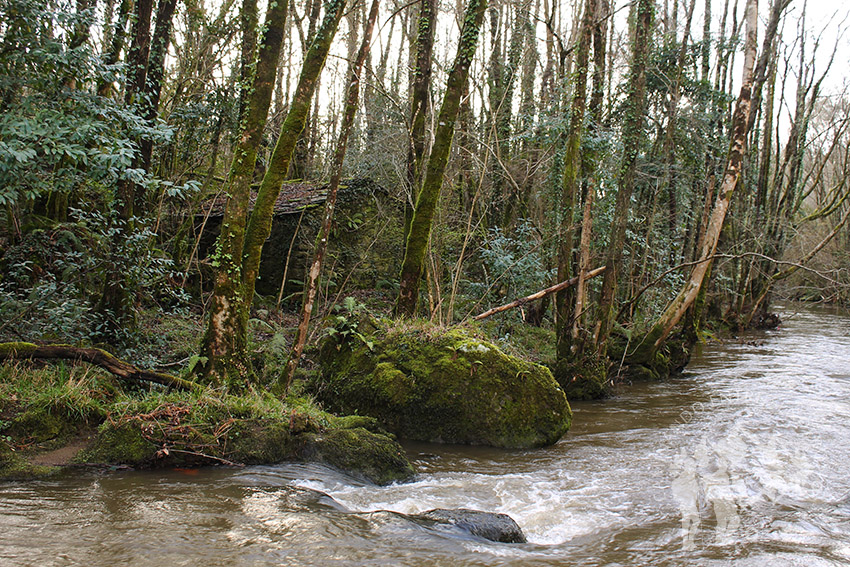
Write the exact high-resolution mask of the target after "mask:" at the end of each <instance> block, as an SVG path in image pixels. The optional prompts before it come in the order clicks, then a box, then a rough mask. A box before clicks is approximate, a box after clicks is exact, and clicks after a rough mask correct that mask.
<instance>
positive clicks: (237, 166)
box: [198, 2, 289, 382]
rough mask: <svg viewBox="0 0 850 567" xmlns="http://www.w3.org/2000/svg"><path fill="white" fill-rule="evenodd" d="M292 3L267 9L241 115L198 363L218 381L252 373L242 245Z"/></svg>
mask: <svg viewBox="0 0 850 567" xmlns="http://www.w3.org/2000/svg"><path fill="white" fill-rule="evenodd" d="M288 6H289V2H273V3H272V4H271V5H270V7H269V10H268V12H267V13H266V22H265V26H264V28H265V34H264V35H263V39H262V43H261V44H260V48H259V52H258V53H257V63H256V68H255V72H254V80H253V87H252V89H251V95H250V97H249V99H248V101H247V109H246V110H245V114H244V115H243V117H242V133H241V135H240V137H239V141H238V143H237V145H236V149H235V151H234V152H233V162H232V163H231V165H230V173H229V175H228V181H227V184H226V187H225V188H224V189H225V192H226V193H227V194H228V195H229V198H228V200H227V204H226V205H225V208H224V219H223V220H222V226H221V234H220V235H219V237H218V242H217V243H216V251H215V255H214V260H213V262H214V264H213V265H214V267H215V268H216V270H215V276H214V288H213V294H212V297H211V298H210V308H209V318H208V320H207V327H206V333H205V335H204V339H203V341H202V343H201V359H202V360H203V361H205V363H204V364H200V365H198V370H199V371H200V373H201V374H202V375H203V376H204V377H205V378H206V379H207V380H209V381H213V382H218V381H223V380H225V379H226V377H227V376H228V375H231V376H240V375H247V374H250V372H249V370H250V369H249V368H248V365H247V362H246V360H247V357H246V344H245V343H246V337H247V320H246V319H244V318H243V310H241V309H240V308H239V303H240V302H241V301H242V277H241V270H242V263H241V261H242V246H243V243H244V239H245V225H246V224H247V222H248V207H249V201H250V194H251V179H252V176H253V173H254V166H255V164H256V162H257V152H258V150H259V148H260V143H261V142H262V138H263V128H264V127H265V125H266V120H267V118H268V114H269V106H270V105H271V99H272V92H273V91H274V83H275V77H276V75H277V60H278V57H279V56H280V49H281V46H282V45H283V36H284V26H285V24H286V15H287V7H288Z"/></svg>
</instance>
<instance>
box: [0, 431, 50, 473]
mask: <svg viewBox="0 0 850 567" xmlns="http://www.w3.org/2000/svg"><path fill="white" fill-rule="evenodd" d="M58 472H59V468H58V467H44V466H39V465H32V464H30V463H29V462H27V460H26V459H24V458H23V457H22V456H20V455H19V454H18V453H17V452H16V451H13V450H12V448H11V447H10V446H9V444H8V443H6V441H2V440H0V482H2V481H9V480H32V479H37V478H45V477H49V476H53V475H55V474H56V473H58Z"/></svg>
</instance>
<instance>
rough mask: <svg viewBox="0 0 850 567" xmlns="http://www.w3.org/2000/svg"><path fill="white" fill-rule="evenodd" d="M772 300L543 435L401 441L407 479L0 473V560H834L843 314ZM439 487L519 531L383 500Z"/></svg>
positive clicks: (840, 504) (416, 497)
mask: <svg viewBox="0 0 850 567" xmlns="http://www.w3.org/2000/svg"><path fill="white" fill-rule="evenodd" d="M780 314H781V316H782V318H783V324H782V326H781V327H780V328H779V329H777V330H774V331H769V332H765V333H754V334H749V335H746V336H744V337H740V338H739V339H736V340H729V341H722V342H710V343H708V344H707V345H704V346H703V347H702V348H701V349H700V350H699V352H697V353H696V355H695V356H694V358H693V359H692V361H691V364H690V365H689V366H688V368H687V371H686V372H685V374H684V375H682V376H681V377H677V378H674V379H671V380H668V381H665V382H660V383H650V384H635V385H630V386H624V387H623V388H622V389H621V391H620V393H619V395H618V396H617V397H615V398H612V399H609V400H605V401H602V402H593V403H576V404H574V405H573V410H574V421H573V429H572V430H571V431H570V432H569V434H568V435H567V436H566V437H565V438H564V439H563V440H561V441H560V442H559V443H558V444H557V445H555V446H553V447H550V448H547V449H541V450H535V451H513V452H506V451H497V450H492V449H482V448H473V447H457V446H435V445H408V446H407V447H406V448H407V450H408V452H409V455H410V456H411V458H412V460H413V461H414V462H415V464H416V466H417V469H418V470H419V471H420V473H419V475H418V477H417V480H416V481H415V482H413V483H409V484H403V485H393V486H389V487H384V488H376V487H374V486H369V485H365V484H363V483H360V482H357V481H355V480H353V479H351V478H349V477H347V476H345V475H343V474H340V473H337V472H335V471H332V470H329V469H326V468H323V467H320V466H313V465H296V464H289V465H280V466H273V467H248V468H244V469H224V468H220V469H216V468H212V469H202V470H196V471H148V472H129V473H116V474H91V475H82V476H81V475H78V474H77V475H69V476H66V477H63V478H61V479H58V480H52V481H41V482H31V483H18V484H5V485H0V565H2V566H3V567H6V566H16V567H17V566H24V565H27V566H29V565H33V566H54V565H55V566H60V565H85V566H93V567H96V566H104V567H105V566H109V567H113V566H117V565H134V566H145V565H157V566H159V565H193V566H195V565H201V566H204V567H209V566H217V565H222V566H224V565H228V566H231V565H232V566H265V565H287V566H290V565H291V566H302V565H303V566H308V565H340V566H342V565H351V566H361V565H363V566H365V565H385V566H387V567H390V566H396V565H409V566H426V565H427V566H451V567H460V566H467V565H482V566H483V565H499V566H501V565H517V566H519V565H522V566H538V565H540V566H543V565H582V566H596V565H600V566H601V565H629V566H632V565H659V566H664V565H670V566H672V565H682V566H684V565H688V566H691V565H705V566H715V565H732V564H734V565H735V566H771V567H775V566H783V565H789V566H791V565H794V566H798V565H799V566H820V565H848V564H850V317H847V316H845V315H840V314H836V313H833V312H830V311H826V310H814V309H810V308H806V309H804V310H801V311H795V310H794V308H793V307H786V308H784V309H783V310H782V311H780ZM313 491H320V492H322V493H326V494H327V495H329V497H327V496H322V495H320V494H317V493H316V492H313ZM456 507H466V508H474V509H479V510H487V511H493V512H503V513H506V514H509V515H510V516H511V517H513V518H514V519H515V520H516V521H517V523H518V524H519V525H520V526H521V527H522V528H523V530H524V531H525V534H526V536H527V537H528V540H529V543H527V544H519V545H516V544H514V545H509V544H500V543H491V542H488V541H484V540H480V539H477V538H473V537H467V536H465V535H464V534H462V533H460V532H454V531H450V530H434V529H427V528H425V527H423V526H421V525H419V524H415V523H412V522H410V521H407V520H406V519H405V518H404V517H403V516H401V515H399V514H396V513H394V512H403V513H414V512H421V511H424V510H428V509H431V508H456Z"/></svg>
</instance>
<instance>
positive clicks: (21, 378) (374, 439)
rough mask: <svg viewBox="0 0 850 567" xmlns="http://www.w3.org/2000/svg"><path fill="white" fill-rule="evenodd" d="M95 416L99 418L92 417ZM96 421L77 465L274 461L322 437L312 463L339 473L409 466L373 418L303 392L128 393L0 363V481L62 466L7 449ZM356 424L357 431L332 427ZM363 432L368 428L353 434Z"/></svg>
mask: <svg viewBox="0 0 850 567" xmlns="http://www.w3.org/2000/svg"><path fill="white" fill-rule="evenodd" d="M98 386H103V388H104V389H99V388H98ZM87 408H88V409H87ZM92 408H97V412H95V411H94V410H93V409H92ZM98 412H102V415H101V413H98ZM92 416H93V417H97V418H98V419H99V420H100V421H97V422H96V421H92V420H93V417H92ZM101 421H102V423H101V424H100V427H99V428H98V429H97V432H96V433H95V435H94V436H93V439H92V442H91V444H90V445H89V447H88V448H86V449H84V450H82V451H80V452H79V453H78V454H77V457H76V458H75V462H76V463H88V464H103V465H117V464H125V465H130V466H134V467H143V468H146V467H154V466H175V465H181V466H187V465H188V466H198V465H209V464H220V463H228V462H235V463H242V464H272V463H279V462H282V461H286V460H291V459H297V458H307V456H306V454H303V453H302V449H303V448H304V447H307V446H309V445H310V444H311V443H312V442H311V441H310V440H315V439H316V438H321V439H323V440H326V441H322V442H321V443H319V444H320V445H321V447H323V448H322V450H321V451H319V452H317V453H316V459H317V460H319V461H320V462H327V463H328V464H331V465H332V466H337V467H339V468H343V469H345V470H354V471H358V470H360V469H363V470H364V471H365V472H363V473H362V476H364V478H370V479H373V480H375V481H376V482H390V481H392V480H399V479H402V478H406V476H405V475H408V476H409V474H410V470H411V469H410V464H409V463H408V462H407V460H406V458H405V457H404V454H403V452H402V451H401V448H400V447H399V446H398V444H397V443H395V441H394V439H393V438H392V437H391V436H389V435H387V434H386V433H385V432H383V431H382V430H381V428H380V426H379V425H378V423H377V421H376V420H375V419H374V418H370V417H365V416H347V417H336V416H333V415H331V414H328V413H326V412H324V411H322V410H321V409H320V408H319V407H318V406H317V405H316V404H315V403H314V402H313V401H312V400H311V399H310V398H309V397H304V396H302V397H293V398H289V399H287V400H286V403H284V402H281V401H280V400H279V399H277V398H275V397H274V396H272V395H270V394H268V393H267V392H251V393H245V394H243V395H239V396H235V395H228V394H223V393H222V392H220V391H216V390H211V389H208V390H195V391H192V392H170V393H167V392H164V391H147V392H144V391H133V392H129V393H125V392H121V391H120V390H118V391H116V390H115V385H114V383H113V382H112V381H108V382H104V383H102V382H101V381H100V378H98V377H97V375H96V374H89V373H86V374H84V375H83V376H75V375H74V371H73V370H72V371H70V373H69V372H67V371H66V370H65V369H63V370H61V371H58V369H56V368H52V369H48V370H44V369H39V370H37V371H33V370H30V369H18V370H15V371H14V372H13V371H10V369H9V368H0V433H2V434H3V437H2V438H0V479H6V478H8V479H13V478H15V479H17V478H32V477H33V476H43V475H46V474H52V473H53V472H56V471H58V470H60V469H58V468H55V467H36V466H32V465H30V464H29V463H28V462H27V461H26V460H25V459H24V458H23V457H22V456H20V455H19V452H16V451H13V450H12V449H13V447H14V446H21V445H28V446H30V447H35V448H36V449H37V450H36V451H35V452H38V451H43V450H45V449H53V448H57V447H58V446H61V445H62V444H63V443H65V442H66V441H68V440H69V439H70V438H71V437H72V436H75V435H77V434H78V433H80V431H82V430H83V429H86V430H88V431H90V429H91V425H93V424H96V423H99V422H101ZM353 430H356V431H357V433H356V434H354V435H349V434H340V433H337V431H353ZM367 430H368V435H365V434H362V433H360V432H361V431H367ZM7 440H11V441H10V442H7ZM343 441H345V442H343ZM33 452H34V451H33V450H28V454H29V453H33ZM403 471H407V472H403ZM358 474H361V473H358Z"/></svg>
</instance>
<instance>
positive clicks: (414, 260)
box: [395, 0, 487, 317]
mask: <svg viewBox="0 0 850 567" xmlns="http://www.w3.org/2000/svg"><path fill="white" fill-rule="evenodd" d="M486 9H487V0H469V4H468V5H467V7H466V13H465V14H464V17H463V27H462V28H461V32H460V41H459V43H458V49H457V56H456V57H455V61H454V64H453V65H452V67H451V69H450V70H449V77H448V82H447V84H446V92H445V95H444V97H443V105H442V107H441V108H440V114H439V117H438V118H437V131H436V133H435V136H434V145H433V147H432V148H431V155H430V157H429V158H428V168H427V171H426V173H425V179H424V181H423V183H422V189H421V190H420V191H419V196H418V198H417V200H416V208H415V210H414V212H413V220H412V222H411V225H410V232H409V234H408V236H407V242H406V245H405V253H404V261H403V263H402V267H401V281H400V286H399V294H398V299H397V302H396V307H395V314H396V316H405V317H410V316H412V315H413V314H414V313H415V312H416V304H417V302H418V299H419V282H420V280H421V279H422V270H423V267H424V263H425V252H426V250H427V248H428V241H429V239H430V237H431V228H432V224H433V220H434V212H435V211H436V208H437V200H438V199H439V197H440V190H441V189H442V186H443V173H444V172H445V170H446V164H447V162H448V159H449V151H450V150H451V147H452V137H453V134H454V127H455V120H456V119H457V113H458V108H459V107H460V99H461V93H462V92H463V89H464V84H465V83H466V81H467V78H468V75H469V66H470V64H471V63H472V58H473V57H474V56H475V48H476V46H477V44H478V35H479V31H480V29H481V23H482V21H483V19H484V12H485V10H486Z"/></svg>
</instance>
